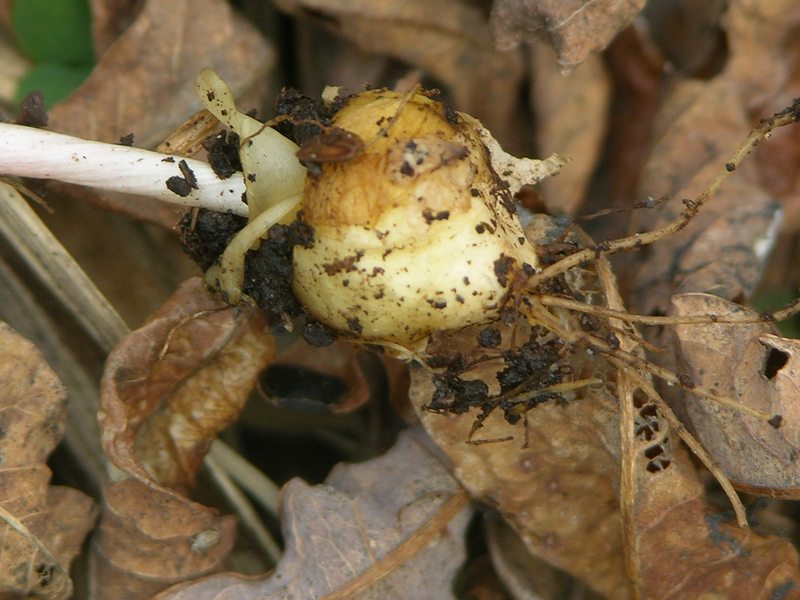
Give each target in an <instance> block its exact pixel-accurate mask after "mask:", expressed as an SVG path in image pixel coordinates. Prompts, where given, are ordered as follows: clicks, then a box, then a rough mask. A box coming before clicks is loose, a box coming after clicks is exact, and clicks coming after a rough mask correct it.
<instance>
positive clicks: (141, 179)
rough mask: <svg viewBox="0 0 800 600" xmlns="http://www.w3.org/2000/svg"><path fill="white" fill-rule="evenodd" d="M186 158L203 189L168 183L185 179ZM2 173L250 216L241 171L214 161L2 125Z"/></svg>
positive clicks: (0, 157) (0, 150)
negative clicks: (227, 173)
mask: <svg viewBox="0 0 800 600" xmlns="http://www.w3.org/2000/svg"><path fill="white" fill-rule="evenodd" d="M184 160H185V161H186V165H185V167H184V168H186V167H188V169H190V170H191V172H192V173H193V174H194V177H195V179H196V180H197V187H196V188H191V189H190V191H189V193H188V195H186V196H181V195H179V194H177V193H175V192H173V191H172V190H170V189H169V188H168V187H167V180H168V179H169V178H171V177H184V175H185V173H183V172H182V171H181V169H180V166H179V163H180V162H181V161H184ZM0 174H2V175H13V176H19V177H35V178H37V179H56V180H58V181H64V182H66V183H74V184H78V185H83V186H87V187H91V188H97V189H101V190H109V191H114V192H125V193H129V194H136V195H141V196H149V197H152V198H157V199H159V200H163V201H165V202H170V203H172V204H179V205H182V206H189V207H193V206H200V207H204V208H208V209H210V210H214V211H218V212H231V213H234V214H237V215H242V216H246V215H247V205H246V204H245V203H244V202H243V201H242V194H243V193H244V191H245V187H244V180H243V178H242V174H241V173H234V174H233V175H232V176H231V177H229V178H227V179H220V178H219V177H218V176H217V175H216V174H215V173H214V171H213V170H212V169H211V167H210V166H209V165H208V163H205V162H202V161H199V160H193V159H190V158H183V157H180V156H172V155H169V154H162V153H160V152H153V151H151V150H142V149H140V148H133V147H130V146H122V145H118V144H106V143H103V142H94V141H89V140H83V139H80V138H76V137H72V136H68V135H64V134H61V133H54V132H52V131H45V130H42V129H36V128H34V127H25V126H23V125H14V124H10V123H0Z"/></svg>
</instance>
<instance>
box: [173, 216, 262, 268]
mask: <svg viewBox="0 0 800 600" xmlns="http://www.w3.org/2000/svg"><path fill="white" fill-rule="evenodd" d="M246 223H247V219H246V218H245V217H240V216H237V215H229V214H223V213H218V212H216V211H211V210H206V209H200V210H198V211H196V212H195V211H188V212H187V213H186V214H185V215H184V216H183V218H182V219H181V221H180V223H179V224H178V229H179V230H180V233H181V240H182V241H183V247H184V250H185V251H186V253H187V254H189V256H190V257H191V258H192V260H194V261H195V262H196V263H197V264H198V265H199V266H200V268H202V269H203V270H204V271H205V270H206V269H208V268H209V267H210V266H211V265H213V264H214V263H215V262H216V261H217V259H218V258H219V257H220V256H221V255H222V253H223V252H224V250H225V248H226V247H227V246H228V244H229V243H230V241H231V240H232V239H233V236H234V235H236V233H237V232H238V231H239V230H240V229H241V228H242V227H244V226H245V224H246Z"/></svg>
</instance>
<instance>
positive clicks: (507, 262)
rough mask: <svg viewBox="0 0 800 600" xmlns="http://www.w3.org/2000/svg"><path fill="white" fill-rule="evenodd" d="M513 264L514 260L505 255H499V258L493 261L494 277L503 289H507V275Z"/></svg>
mask: <svg viewBox="0 0 800 600" xmlns="http://www.w3.org/2000/svg"><path fill="white" fill-rule="evenodd" d="M514 262H515V260H514V258H513V257H511V256H508V255H506V254H501V255H500V258H498V259H497V260H496V261H494V275H495V277H497V281H498V283H499V284H500V285H502V286H503V287H508V274H509V272H511V267H512V265H513V264H514Z"/></svg>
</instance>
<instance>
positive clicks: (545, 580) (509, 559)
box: [484, 512, 574, 600]
mask: <svg viewBox="0 0 800 600" xmlns="http://www.w3.org/2000/svg"><path fill="white" fill-rule="evenodd" d="M484 520H485V528H484V529H485V531H486V544H487V547H488V550H489V554H490V556H491V559H492V565H493V566H494V569H495V571H496V572H497V575H498V577H499V578H500V580H501V581H502V582H503V586H504V587H505V588H506V589H507V590H508V591H509V592H510V593H511V595H512V597H513V598H517V599H520V600H558V599H559V598H564V597H565V596H567V594H569V592H570V590H571V589H572V587H573V585H574V582H573V581H572V578H571V577H569V576H568V575H567V574H566V573H564V572H563V571H560V570H558V569H556V568H554V567H552V566H550V565H549V564H547V563H546V562H545V561H543V560H542V559H541V558H539V557H538V556H535V555H533V554H531V553H530V551H529V550H528V548H527V547H526V546H525V544H523V543H522V540H521V539H520V538H519V536H518V535H517V533H516V532H515V531H514V530H513V529H512V528H511V527H510V526H509V525H508V523H506V522H505V521H503V519H502V518H501V517H500V516H499V515H497V514H496V513H491V512H487V514H486V515H485V516H484Z"/></svg>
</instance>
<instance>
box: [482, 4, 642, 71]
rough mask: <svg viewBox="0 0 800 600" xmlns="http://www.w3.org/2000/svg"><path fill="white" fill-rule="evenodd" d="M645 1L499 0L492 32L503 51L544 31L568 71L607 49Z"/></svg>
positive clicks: (492, 22) (494, 12)
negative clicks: (593, 53)
mask: <svg viewBox="0 0 800 600" xmlns="http://www.w3.org/2000/svg"><path fill="white" fill-rule="evenodd" d="M642 6H644V0H622V1H620V0H567V1H564V0H496V1H495V3H494V5H493V7H492V17H491V24H492V31H493V33H494V37H495V40H496V42H497V45H498V46H499V47H500V48H512V47H514V46H516V45H518V44H519V43H521V42H523V41H526V40H528V39H530V38H531V37H532V35H533V34H534V33H535V32H537V31H539V30H541V29H544V32H545V33H546V35H547V36H548V38H549V39H550V42H551V43H552V45H553V48H555V50H556V54H558V62H559V64H560V65H561V67H562V68H564V69H571V68H573V67H576V66H577V65H579V64H580V63H582V62H583V61H584V60H586V58H587V57H588V56H589V55H590V54H591V53H592V52H599V51H601V50H603V49H604V48H605V47H606V46H607V45H608V44H609V43H610V42H611V40H612V39H614V37H615V36H616V35H617V33H619V32H620V31H621V30H622V29H624V28H625V27H627V26H628V24H629V23H630V22H631V21H632V20H633V18H634V17H635V16H636V15H637V14H638V13H639V11H640V10H641V9H642Z"/></svg>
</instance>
